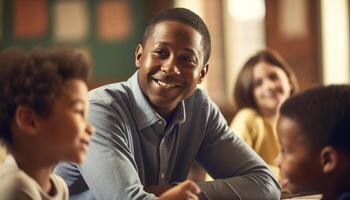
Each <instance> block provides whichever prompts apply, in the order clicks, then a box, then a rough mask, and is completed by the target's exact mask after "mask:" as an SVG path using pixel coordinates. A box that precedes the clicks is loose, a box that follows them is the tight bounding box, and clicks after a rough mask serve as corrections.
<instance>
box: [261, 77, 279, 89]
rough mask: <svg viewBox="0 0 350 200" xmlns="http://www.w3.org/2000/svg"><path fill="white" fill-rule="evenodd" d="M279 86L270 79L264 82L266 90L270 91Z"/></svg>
mask: <svg viewBox="0 0 350 200" xmlns="http://www.w3.org/2000/svg"><path fill="white" fill-rule="evenodd" d="M276 86H277V84H276V83H275V81H273V80H270V79H266V80H265V81H264V88H266V89H268V90H270V89H274V88H275V87H276Z"/></svg>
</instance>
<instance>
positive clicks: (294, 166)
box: [277, 115, 323, 193]
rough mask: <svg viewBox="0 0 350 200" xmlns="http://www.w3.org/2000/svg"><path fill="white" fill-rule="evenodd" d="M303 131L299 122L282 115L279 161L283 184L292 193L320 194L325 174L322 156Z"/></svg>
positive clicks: (279, 123)
mask: <svg viewBox="0 0 350 200" xmlns="http://www.w3.org/2000/svg"><path fill="white" fill-rule="evenodd" d="M302 131H303V130H302V129H301V127H300V126H299V123H297V121H295V120H293V119H290V118H288V117H286V116H283V115H282V116H281V117H280V118H279V119H278V121H277V133H278V138H279V141H280V144H281V151H282V152H281V156H280V160H279V167H280V177H281V184H282V186H287V188H288V190H289V191H290V192H292V193H299V192H318V191H319V187H320V185H322V174H323V173H322V166H321V161H320V156H319V155H320V154H319V152H318V151H313V150H311V148H310V144H309V142H308V141H307V140H306V138H305V136H304V135H303V133H302ZM315 139H317V138H315Z"/></svg>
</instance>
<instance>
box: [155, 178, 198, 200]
mask: <svg viewBox="0 0 350 200" xmlns="http://www.w3.org/2000/svg"><path fill="white" fill-rule="evenodd" d="M200 191H201V190H200V189H199V187H198V186H197V184H196V183H195V182H193V181H191V180H187V181H184V182H182V183H180V184H179V185H177V186H175V187H173V188H171V189H169V190H167V191H166V192H164V193H163V194H162V195H161V196H160V197H159V198H160V200H180V199H181V200H182V199H187V200H197V199H198V196H197V195H198V194H199V193H200Z"/></svg>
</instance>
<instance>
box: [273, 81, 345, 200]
mask: <svg viewBox="0 0 350 200" xmlns="http://www.w3.org/2000/svg"><path fill="white" fill-rule="evenodd" d="M277 133H278V137H279V141H280V144H281V149H282V151H281V152H282V153H281V158H280V162H279V167H280V170H281V171H280V173H281V178H282V180H281V184H282V185H283V186H286V187H287V188H288V190H289V191H290V192H291V193H302V192H306V193H320V194H322V195H323V199H325V200H334V199H336V200H347V199H350V173H349V172H350V145H349V142H350V86H349V85H332V86H327V87H317V88H314V89H311V90H308V91H306V92H304V93H302V94H299V95H297V96H295V97H291V98H289V99H288V100H286V101H285V102H284V103H283V105H282V107H281V109H280V117H279V119H278V121H277Z"/></svg>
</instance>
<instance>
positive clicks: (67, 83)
mask: <svg viewBox="0 0 350 200" xmlns="http://www.w3.org/2000/svg"><path fill="white" fill-rule="evenodd" d="M89 75H90V66H89V64H87V63H86V61H85V60H84V59H83V57H82V56H81V55H79V54H77V52H75V51H74V50H71V49H52V50H44V49H37V50H34V51H32V52H31V53H29V54H28V53H25V52H23V51H21V50H18V49H13V50H8V51H5V52H3V53H2V54H1V55H0V139H2V140H3V141H5V143H6V144H7V146H8V148H9V150H10V151H12V153H13V154H14V155H15V154H16V152H17V151H25V149H24V148H27V147H28V148H31V149H30V150H29V149H28V150H27V152H31V150H32V148H38V151H40V152H41V153H42V154H44V155H43V159H52V160H57V159H59V160H61V159H66V160H68V161H73V162H81V160H82V159H83V157H84V155H85V150H86V144H87V143H88V141H89V138H90V134H91V132H92V130H91V129H92V127H91V126H90V125H89V124H88V122H87V121H86V112H87V104H88V103H87V85H86V83H87V81H88V79H89ZM50 154H51V155H50ZM45 156H46V157H45Z"/></svg>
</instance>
